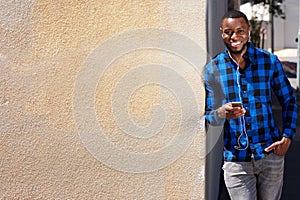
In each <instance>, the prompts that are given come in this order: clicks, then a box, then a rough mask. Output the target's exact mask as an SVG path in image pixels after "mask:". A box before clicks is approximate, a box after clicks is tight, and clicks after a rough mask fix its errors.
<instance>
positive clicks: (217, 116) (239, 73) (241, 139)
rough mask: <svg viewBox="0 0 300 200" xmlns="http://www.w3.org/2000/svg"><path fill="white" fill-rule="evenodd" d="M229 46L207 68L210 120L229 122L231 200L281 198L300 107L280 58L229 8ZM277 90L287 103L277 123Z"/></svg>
mask: <svg viewBox="0 0 300 200" xmlns="http://www.w3.org/2000/svg"><path fill="white" fill-rule="evenodd" d="M220 30H221V34H222V38H223V41H224V44H225V46H226V49H225V51H224V52H222V53H220V54H218V55H217V56H216V57H214V58H213V59H212V60H211V61H210V62H209V63H208V64H207V65H206V67H205V73H204V81H205V89H206V108H205V109H206V121H207V122H208V124H210V125H223V126H224V153H223V157H224V165H223V170H224V180H225V183H226V187H227V189H228V192H229V194H230V197H231V199H233V200H234V199H239V200H243V199H247V200H255V199H268V200H275V199H280V196H281V190H282V185H283V171H284V169H283V168H284V155H285V154H286V152H287V150H288V149H289V147H290V144H291V140H292V139H293V137H294V136H295V129H296V120H297V117H298V114H297V113H298V112H297V111H298V106H297V104H296V97H295V95H294V89H293V88H292V87H291V85H290V83H289V81H288V79H287V77H286V75H285V74H284V72H283V70H282V65H281V63H280V61H279V60H278V58H277V57H276V56H275V55H273V54H271V53H270V52H268V51H265V50H263V49H258V48H255V47H254V46H253V44H252V43H251V42H250V41H249V38H250V25H249V21H248V19H247V17H246V15H245V14H244V13H242V12H240V11H235V10H233V11H229V12H228V13H227V14H225V16H224V17H223V19H222V24H221V27H220ZM272 90H273V92H274V94H275V95H276V96H277V98H278V100H279V102H280V104H281V106H282V116H283V127H282V129H279V128H278V127H277V125H276V124H275V121H274V119H273V113H272Z"/></svg>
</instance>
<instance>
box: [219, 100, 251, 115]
mask: <svg viewBox="0 0 300 200" xmlns="http://www.w3.org/2000/svg"><path fill="white" fill-rule="evenodd" d="M245 113H246V110H245V109H244V108H241V107H232V104H231V102H229V103H226V104H224V105H223V106H222V107H220V108H219V109H218V110H217V114H218V116H219V117H220V118H223V119H224V118H226V119H235V118H238V117H241V116H243V115H245Z"/></svg>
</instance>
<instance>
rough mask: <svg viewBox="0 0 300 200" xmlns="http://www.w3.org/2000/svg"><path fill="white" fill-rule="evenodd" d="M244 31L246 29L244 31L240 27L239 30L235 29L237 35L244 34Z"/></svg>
mask: <svg viewBox="0 0 300 200" xmlns="http://www.w3.org/2000/svg"><path fill="white" fill-rule="evenodd" d="M245 32H246V31H245V30H244V29H240V30H238V31H237V34H238V35H244V34H245Z"/></svg>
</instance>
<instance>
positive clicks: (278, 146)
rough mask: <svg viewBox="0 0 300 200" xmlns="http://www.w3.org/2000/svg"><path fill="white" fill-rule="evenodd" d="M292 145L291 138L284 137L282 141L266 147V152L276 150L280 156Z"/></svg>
mask: <svg viewBox="0 0 300 200" xmlns="http://www.w3.org/2000/svg"><path fill="white" fill-rule="evenodd" d="M290 145H291V139H290V138H286V137H283V138H282V139H281V140H280V141H277V142H274V143H273V144H271V145H270V146H269V147H267V148H265V151H266V152H270V151H272V150H274V153H275V154H276V155H278V156H284V155H285V154H286V152H287V151H288V149H289V147H290Z"/></svg>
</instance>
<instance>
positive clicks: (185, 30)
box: [0, 0, 206, 200]
mask: <svg viewBox="0 0 300 200" xmlns="http://www.w3.org/2000/svg"><path fill="white" fill-rule="evenodd" d="M0 5H1V10H0V40H1V42H0V66H1V67H0V81H1V82H0V89H1V91H0V116H1V120H0V137H1V138H0V143H1V147H0V170H1V171H0V199H147V200H148V199H204V187H205V181H204V162H205V160H204V157H205V155H204V132H203V130H202V129H201V128H199V127H198V126H197V121H198V120H199V119H200V116H201V114H202V112H203V108H204V103H203V98H204V92H203V88H202V85H201V77H200V75H199V71H200V68H201V66H202V65H203V64H204V62H205V46H206V45H205V41H206V38H205V16H206V14H205V10H206V9H205V8H206V1H204V0H187V1H181V0H155V1H152V0H149V1H148V0H147V1H134V0H116V1H109V0H101V1H96V0H89V1H84V0H69V1H50V0H31V1H11V0H9V1H6V0H1V1H0Z"/></svg>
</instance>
